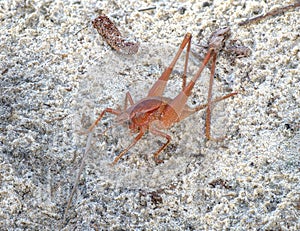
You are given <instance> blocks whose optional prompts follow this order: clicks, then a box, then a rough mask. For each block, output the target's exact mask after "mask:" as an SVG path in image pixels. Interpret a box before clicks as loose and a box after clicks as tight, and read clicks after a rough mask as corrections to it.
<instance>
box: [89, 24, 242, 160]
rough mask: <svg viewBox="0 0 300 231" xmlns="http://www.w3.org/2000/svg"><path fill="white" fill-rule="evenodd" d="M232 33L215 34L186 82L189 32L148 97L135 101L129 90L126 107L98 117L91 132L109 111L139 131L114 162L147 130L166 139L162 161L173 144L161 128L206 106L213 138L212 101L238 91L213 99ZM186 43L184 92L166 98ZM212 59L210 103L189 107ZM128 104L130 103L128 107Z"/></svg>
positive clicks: (107, 110)
mask: <svg viewBox="0 0 300 231" xmlns="http://www.w3.org/2000/svg"><path fill="white" fill-rule="evenodd" d="M229 34H230V29H229V28H228V27H226V28H222V29H219V30H217V31H216V32H215V33H213V34H212V36H211V39H210V43H209V50H208V52H207V54H206V56H205V58H204V60H203V63H202V65H201V66H200V68H199V70H198V71H197V73H196V74H195V75H194V77H193V79H192V80H191V81H190V82H189V84H188V85H186V71H187V65H188V57H189V51H190V46H191V38H192V36H191V34H190V33H187V34H186V35H185V37H184V39H183V41H182V43H181V45H180V48H179V50H178V52H177V54H176V55H175V57H174V59H173V61H172V62H171V64H170V66H169V67H167V68H166V70H165V71H164V72H163V74H162V75H161V77H160V78H159V79H158V80H157V81H156V83H155V84H154V85H153V86H152V88H151V89H150V90H149V92H148V95H147V97H145V98H144V99H141V100H140V101H138V102H136V103H135V102H134V101H133V99H132V97H131V95H130V93H129V92H128V93H127V94H126V97H125V105H124V109H123V110H118V109H113V108H106V109H104V110H103V112H102V113H101V114H100V115H99V117H98V119H97V120H96V121H95V122H94V123H93V124H92V125H91V126H90V128H89V129H88V132H89V133H90V132H92V131H93V130H94V128H95V126H96V125H97V124H98V123H99V121H100V120H101V119H102V117H103V116H104V115H105V114H106V113H110V114H114V115H116V116H117V117H116V122H117V124H124V123H127V124H129V129H130V130H131V131H132V132H133V133H138V135H137V136H136V137H135V138H134V140H133V141H132V143H131V144H130V145H129V146H128V147H127V148H126V149H125V150H124V151H122V152H121V153H120V154H119V155H118V156H117V157H116V158H115V160H114V161H113V163H112V164H113V165H114V164H116V163H117V162H118V160H119V159H120V158H121V157H122V156H123V155H124V154H125V153H127V152H128V150H129V149H130V148H131V147H132V146H134V145H135V144H136V143H137V141H139V140H140V139H141V138H142V136H143V135H144V134H145V133H146V132H147V131H149V132H151V133H152V134H154V135H157V136H161V137H163V138H166V140H167V142H166V143H165V144H164V145H163V146H162V147H161V148H160V149H158V150H157V151H156V152H155V153H154V160H155V162H156V163H161V162H162V160H160V159H158V155H159V154H160V153H161V152H162V151H163V150H164V149H165V148H166V146H167V145H168V144H169V143H170V141H171V137H170V136H169V135H168V134H166V133H164V132H162V131H161V130H164V129H168V128H170V127H171V126H173V125H174V124H175V123H178V122H180V121H181V120H183V119H185V118H187V117H188V116H190V115H192V114H194V113H195V112H197V111H199V110H201V109H204V108H207V110H206V113H207V114H206V138H207V139H208V140H210V139H212V137H211V134H210V123H211V108H212V104H213V103H216V102H219V101H221V100H224V99H226V98H229V97H231V96H234V95H236V94H237V93H236V92H233V93H230V94H228V95H225V96H223V97H220V98H217V99H215V100H212V86H213V80H214V74H215V67H216V59H217V54H218V52H219V50H220V49H221V48H222V45H223V44H224V41H225V40H226V39H227V37H228V36H229ZM186 46H187V53H186V59H185V66H184V73H183V86H182V91H181V92H180V93H179V94H178V95H177V96H176V97H175V98H174V99H171V98H167V97H163V96H162V95H163V92H164V90H165V87H166V85H167V82H168V79H169V76H170V74H171V72H172V70H173V68H174V66H175V64H176V62H177V60H178V58H179V56H180V55H181V53H182V51H183V50H184V48H185V47H186ZM211 59H212V66H211V73H210V82H209V89H208V99H207V103H206V104H204V105H199V106H197V107H195V108H190V107H189V106H188V105H186V102H187V100H188V97H189V96H190V95H191V91H192V89H193V87H194V85H195V83H196V81H197V80H198V78H199V77H200V75H201V73H202V71H203V69H204V67H205V66H206V65H207V63H208V62H209V61H210V60H211ZM128 103H129V104H130V106H129V107H128Z"/></svg>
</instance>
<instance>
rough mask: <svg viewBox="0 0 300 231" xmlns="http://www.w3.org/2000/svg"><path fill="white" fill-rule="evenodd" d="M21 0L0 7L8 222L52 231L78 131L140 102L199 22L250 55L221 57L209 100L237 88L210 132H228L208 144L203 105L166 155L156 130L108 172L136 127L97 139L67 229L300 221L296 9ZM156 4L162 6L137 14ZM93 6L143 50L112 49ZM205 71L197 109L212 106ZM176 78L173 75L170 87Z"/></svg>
mask: <svg viewBox="0 0 300 231" xmlns="http://www.w3.org/2000/svg"><path fill="white" fill-rule="evenodd" d="M25 2H26V4H25ZM25 2H24V1H9V2H8V1H7V2H6V3H3V2H2V3H0V19H1V24H0V26H1V28H0V29H1V32H0V36H1V37H0V39H1V40H0V47H1V49H0V72H1V79H0V80H1V82H0V84H1V85H0V87H1V88H0V91H1V107H0V119H1V120H0V121H1V124H0V125H1V132H0V144H1V145H0V166H1V167H0V185H1V187H0V208H1V209H0V227H1V229H3V230H7V229H10V230H24V229H28V230H57V229H58V227H59V226H60V225H61V222H62V214H63V211H64V209H65V207H66V203H67V200H68V197H69V194H70V190H71V188H72V185H73V183H74V179H75V176H76V172H77V169H78V166H79V163H80V160H81V158H80V157H81V156H82V153H83V151H84V146H85V142H86V136H79V135H78V133H77V132H76V131H78V130H80V129H82V128H84V127H86V126H87V125H88V124H89V123H91V122H92V121H93V120H94V119H95V118H96V117H97V115H98V114H99V113H100V112H101V111H102V110H103V109H104V108H106V107H117V105H122V104H123V101H124V97H125V93H126V92H127V91H130V92H131V93H132V95H133V96H134V98H135V99H140V98H141V97H144V96H145V95H146V94H147V91H148V89H149V87H150V86H151V85H152V84H153V83H154V82H155V81H156V80H157V79H158V78H159V75H160V73H162V71H163V68H164V67H166V66H167V65H168V64H169V62H170V60H171V59H172V57H173V55H174V52H176V50H177V48H178V45H179V44H180V42H181V41H182V38H183V36H184V34H185V33H186V32H191V33H192V34H193V35H195V37H194V39H193V43H196V41H197V38H196V37H197V36H196V35H197V34H198V33H199V31H200V30H203V32H202V34H201V36H200V38H201V44H202V45H205V44H207V41H208V38H209V36H210V34H211V33H212V32H213V31H214V30H216V29H217V28H219V27H222V26H229V27H230V28H231V31H232V36H231V39H237V40H240V41H242V42H243V43H244V45H245V46H248V47H249V48H250V49H251V50H252V54H251V56H250V57H246V58H241V59H236V62H235V64H233V63H232V62H231V61H230V60H229V59H228V56H226V55H225V54H224V52H223V53H221V54H220V56H219V58H218V64H217V69H216V76H217V78H216V80H215V95H224V94H227V93H229V92H231V91H238V92H239V94H238V95H237V96H236V97H234V98H232V99H228V100H226V101H225V102H223V103H221V104H219V105H218V107H217V108H216V109H215V110H214V114H213V128H212V129H213V134H214V135H227V139H225V140H224V141H222V142H214V141H209V142H206V141H205V136H204V118H205V113H204V112H199V113H197V114H195V115H193V116H191V117H190V118H188V119H187V120H185V121H182V122H181V123H180V124H178V125H176V126H174V127H173V128H172V129H170V130H169V131H167V132H168V134H170V135H171V136H172V138H173V140H172V142H171V144H170V146H169V147H168V148H167V149H166V150H165V151H164V152H163V153H162V155H161V158H162V159H164V160H165V162H164V164H161V165H159V166H156V165H155V164H154V161H153V158H152V153H154V152H155V151H156V150H157V149H158V148H159V146H160V145H161V144H162V142H164V139H161V138H159V137H154V136H153V135H149V134H148V135H146V136H145V137H144V138H143V139H142V140H141V141H140V142H139V143H138V144H137V145H136V146H135V147H134V148H133V149H132V150H130V152H129V153H128V155H126V156H125V157H124V158H122V160H121V161H120V162H119V163H118V164H117V165H116V166H115V167H114V168H110V167H109V166H108V164H109V163H110V162H111V161H113V159H114V157H115V156H116V155H118V153H120V151H121V150H123V149H124V148H125V147H126V145H128V144H129V143H130V140H131V137H132V136H131V135H130V132H129V131H128V129H127V128H123V127H117V128H114V129H112V131H111V132H108V133H107V134H106V135H105V136H103V137H96V138H95V139H94V144H93V149H92V150H91V152H90V153H89V154H90V155H89V157H88V159H87V163H86V167H85V170H84V173H83V175H82V177H81V181H80V184H79V187H78V190H77V193H76V196H75V198H74V200H73V203H72V205H71V208H70V211H69V213H68V217H67V223H66V224H64V225H63V228H64V230H74V229H75V230H93V229H95V230H101V229H111V230H121V229H123V230H129V229H132V230H133V229H135V230H139V229H140V230H141V229H144V230H204V229H206V230H226V229H227V230H229V229H230V230H249V229H252V230H253V229H260V230H299V229H300V222H299V217H300V210H299V203H300V194H299V192H300V183H299V179H300V171H299V170H300V159H299V153H300V132H299V126H300V119H299V118H300V106H299V105H300V68H299V59H300V52H299V51H300V36H299V35H300V34H299V33H300V26H299V21H300V14H299V8H298V9H296V10H293V11H290V12H287V13H285V14H284V15H281V16H277V17H274V18H270V19H266V20H263V21H262V22H260V23H259V24H253V25H250V26H245V27H239V26H238V25H237V24H238V23H239V22H241V21H242V20H244V19H246V18H248V17H252V16H255V15H257V14H260V13H262V12H263V13H264V12H267V11H269V10H271V9H274V8H276V7H279V6H283V5H288V4H291V3H292V1H283V2H282V1H280V0H275V1H268V3H261V1H220V0H218V1H213V2H211V1H208V2H209V6H206V7H203V4H204V3H205V1H189V2H184V1H181V2H180V3H170V2H169V1H122V0H116V1H72V2H67V1H66V2H64V1H53V2H52V1H50V2H49V3H44V1H25ZM149 6H156V9H155V10H150V11H145V12H138V11H137V10H138V9H140V8H146V7H149ZM180 7H185V8H186V11H185V13H184V14H180V12H179V8H180ZM99 9H101V10H103V12H104V13H105V14H107V15H108V16H109V17H110V18H111V19H112V20H113V21H114V22H115V23H116V25H117V26H118V27H119V29H120V30H121V31H122V33H123V34H124V36H128V37H131V38H136V39H137V40H138V41H140V42H141V48H140V51H139V52H138V54H137V55H135V56H132V57H129V56H122V55H120V54H118V53H116V52H115V51H113V50H112V49H111V48H110V47H109V46H108V45H107V44H106V43H105V42H104V40H103V39H102V38H101V37H100V36H99V35H98V33H97V31H96V30H95V29H94V28H92V25H91V20H92V19H94V18H95V17H96V16H97V13H96V11H95V10H99ZM197 62H198V63H199V60H197V58H195V57H194V58H193V59H192V61H191V62H190V68H189V76H191V75H192V74H193V73H194V72H195V70H196V68H197V66H196V64H197ZM180 63H181V65H180V64H179V65H178V66H176V68H175V72H176V73H180V72H181V71H182V68H183V66H182V63H183V61H182V60H181V61H180ZM208 75H209V71H208V70H205V72H204V73H203V77H202V78H201V79H200V81H199V83H197V86H196V87H195V91H194V93H193V95H192V96H191V101H190V102H189V104H193V103H196V104H201V103H204V102H205V97H206V94H207V92H206V86H207V84H206V82H207V80H208ZM180 86H181V81H180V78H179V75H178V74H177V75H173V77H171V80H170V84H169V86H168V88H167V92H166V95H168V96H171V97H173V96H175V95H176V94H177V93H178V91H179V89H180ZM112 118H113V117H112V116H111V117H110V116H108V117H106V118H104V119H103V123H102V126H101V125H99V130H97V133H98V134H99V133H100V131H101V130H103V128H104V127H105V126H106V127H107V126H108V125H109V124H111V123H112V122H113V120H112ZM159 140H160V141H159Z"/></svg>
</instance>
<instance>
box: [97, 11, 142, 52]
mask: <svg viewBox="0 0 300 231" xmlns="http://www.w3.org/2000/svg"><path fill="white" fill-rule="evenodd" d="M92 23H93V26H94V28H95V29H97V31H98V33H99V34H100V35H101V36H102V37H103V38H104V39H105V41H106V42H107V43H108V44H109V45H110V46H111V47H112V48H114V49H115V50H117V51H119V52H121V53H123V54H128V55H131V54H135V53H137V52H138V50H139V45H140V44H139V43H138V42H130V41H128V40H127V39H125V38H124V37H123V36H122V34H121V32H120V31H119V30H118V28H117V27H116V26H115V24H114V23H113V22H112V21H111V20H110V19H109V18H108V17H107V16H106V15H100V16H99V17H97V18H95V19H94V20H93V22H92Z"/></svg>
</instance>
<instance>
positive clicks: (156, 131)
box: [149, 128, 172, 164]
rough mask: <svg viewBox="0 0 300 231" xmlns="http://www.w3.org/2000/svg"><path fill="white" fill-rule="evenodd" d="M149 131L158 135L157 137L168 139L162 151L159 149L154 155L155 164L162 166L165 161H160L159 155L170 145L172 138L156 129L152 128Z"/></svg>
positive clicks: (161, 148)
mask: <svg viewBox="0 0 300 231" xmlns="http://www.w3.org/2000/svg"><path fill="white" fill-rule="evenodd" d="M149 131H150V132H151V133H152V134H154V135H157V136H162V137H164V138H166V139H167V142H166V143H164V145H163V146H161V147H160V149H158V150H157V151H156V152H155V153H154V161H155V163H157V164H160V163H163V162H164V161H163V160H160V159H158V155H159V154H160V153H161V152H162V151H163V150H164V149H165V148H166V147H167V146H168V144H169V143H170V142H171V139H172V138H171V136H169V135H168V134H166V133H164V132H162V131H159V130H157V129H155V128H150V129H149Z"/></svg>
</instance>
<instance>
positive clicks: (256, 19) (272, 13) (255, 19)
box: [238, 2, 300, 26]
mask: <svg viewBox="0 0 300 231" xmlns="http://www.w3.org/2000/svg"><path fill="white" fill-rule="evenodd" d="M299 6H300V2H296V3H294V4H291V5H288V6H284V7H280V8H277V9H274V10H271V11H269V12H268V13H266V14H261V15H259V16H256V17H253V18H248V19H246V20H245V21H243V22H240V23H239V24H238V25H239V26H245V25H247V24H250V23H257V22H259V21H261V20H262V19H264V18H267V17H273V16H277V15H280V14H284V13H285V12H286V11H288V10H290V9H293V8H296V7H299Z"/></svg>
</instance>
